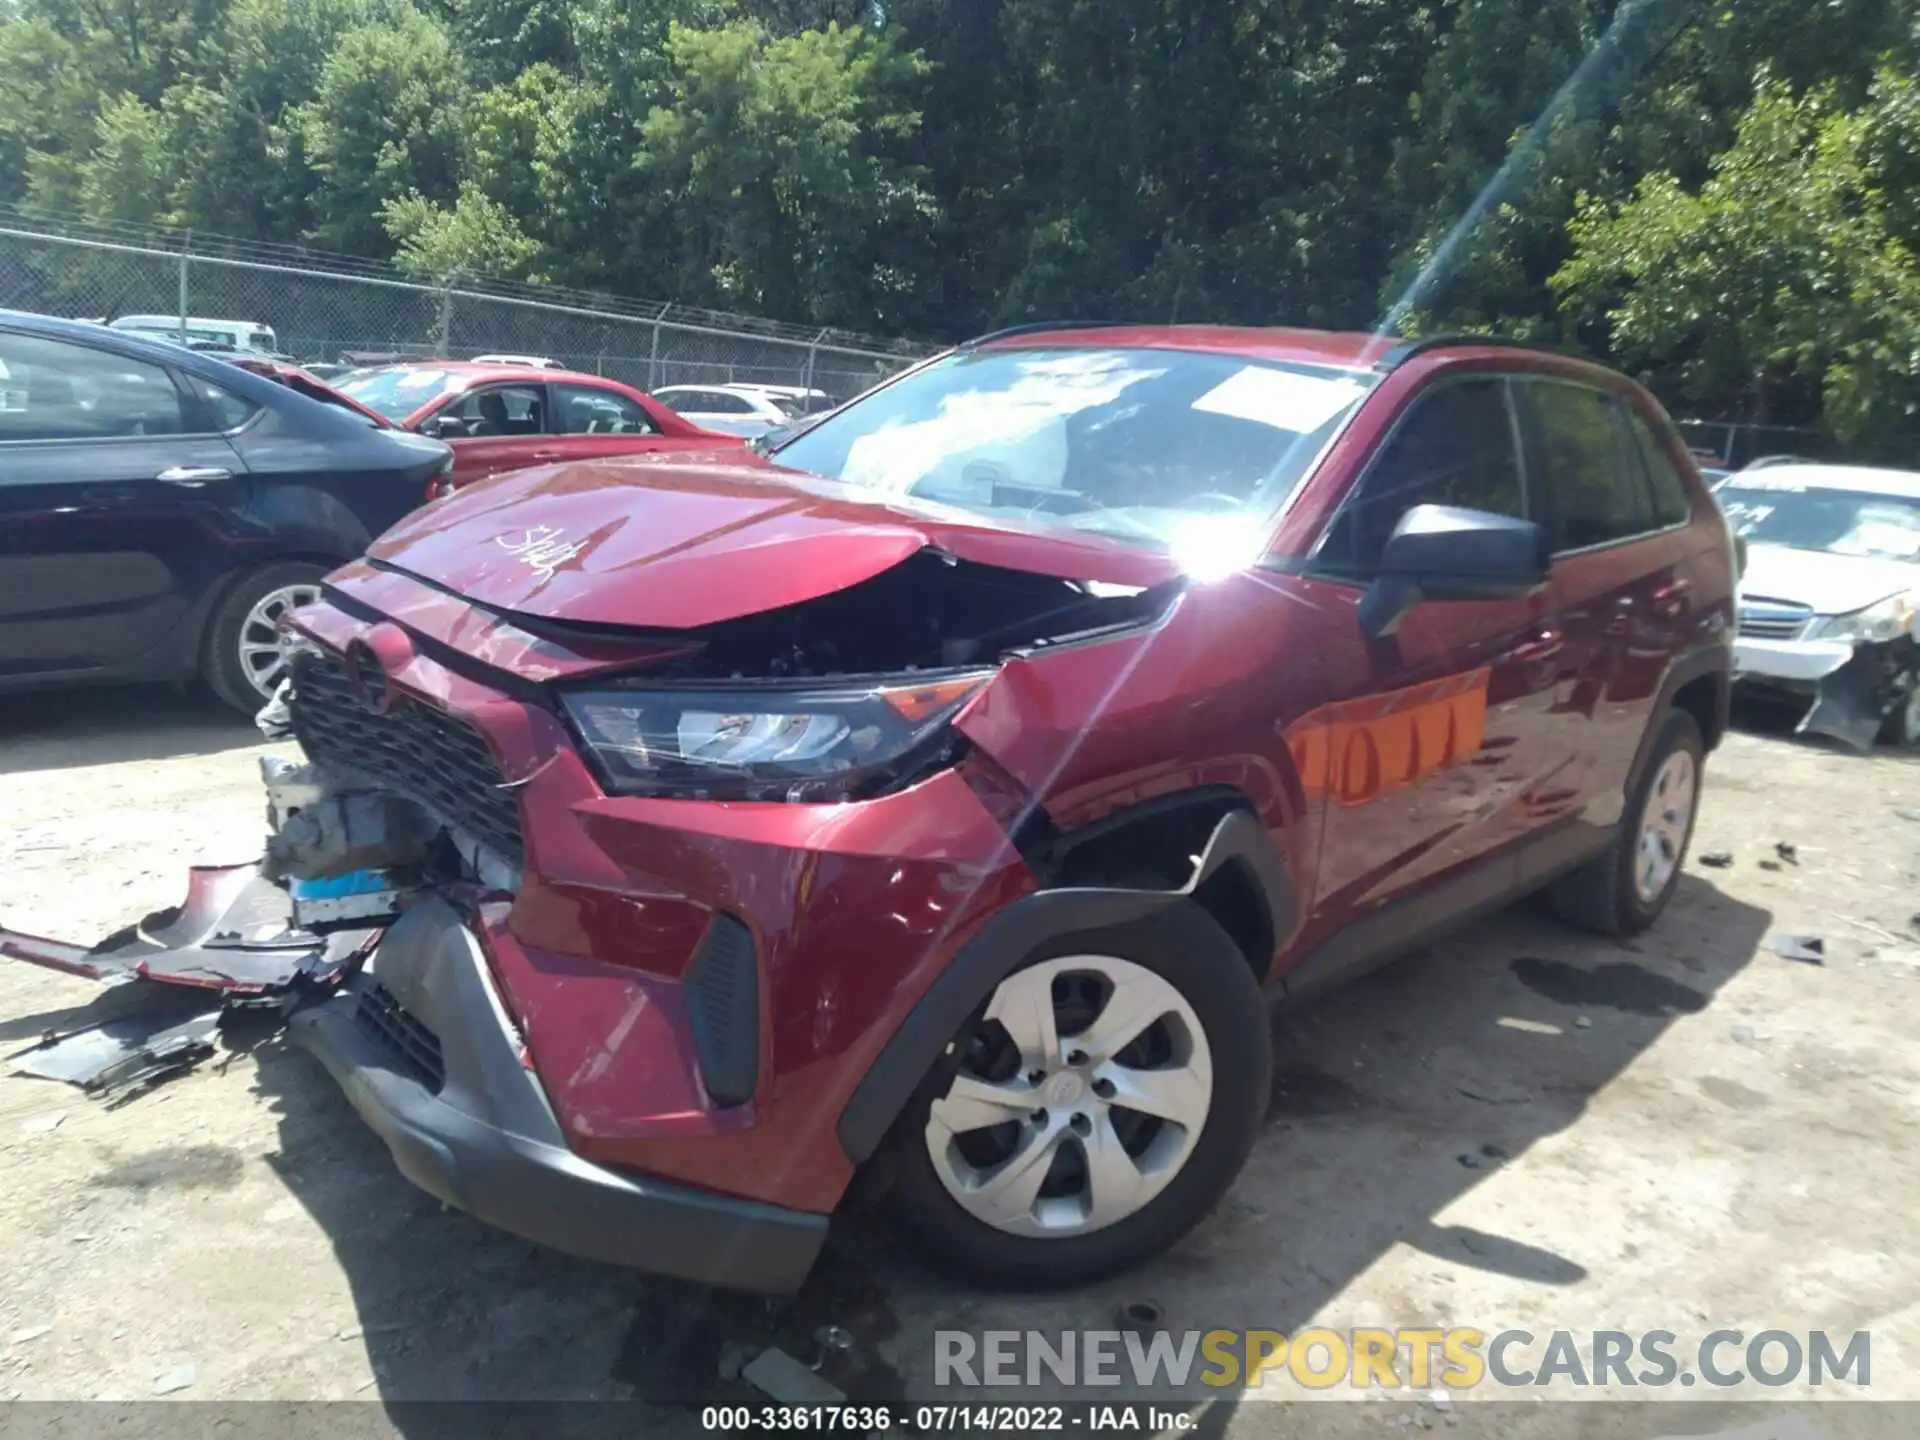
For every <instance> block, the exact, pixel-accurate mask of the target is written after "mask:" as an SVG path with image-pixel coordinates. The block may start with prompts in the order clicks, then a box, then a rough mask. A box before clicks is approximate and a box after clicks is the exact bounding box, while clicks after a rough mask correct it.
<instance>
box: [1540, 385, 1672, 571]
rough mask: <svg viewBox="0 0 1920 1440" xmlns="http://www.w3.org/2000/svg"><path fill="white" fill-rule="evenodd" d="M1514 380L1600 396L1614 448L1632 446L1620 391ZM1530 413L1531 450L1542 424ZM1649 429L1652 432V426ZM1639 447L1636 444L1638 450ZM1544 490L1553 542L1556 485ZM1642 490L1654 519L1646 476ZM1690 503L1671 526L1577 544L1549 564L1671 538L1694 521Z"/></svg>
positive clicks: (1556, 516)
mask: <svg viewBox="0 0 1920 1440" xmlns="http://www.w3.org/2000/svg"><path fill="white" fill-rule="evenodd" d="M1514 378H1516V379H1519V380H1524V381H1525V382H1526V383H1527V384H1529V385H1561V386H1565V387H1567V388H1569V389H1573V390H1585V391H1586V392H1588V393H1589V394H1592V395H1598V396H1600V397H1601V398H1602V399H1604V400H1605V401H1606V402H1607V403H1608V404H1609V405H1610V406H1612V407H1613V414H1614V446H1615V449H1616V450H1619V449H1622V448H1623V447H1624V446H1625V445H1627V444H1629V443H1632V441H1633V432H1632V431H1631V430H1630V429H1628V427H1627V424H1626V421H1625V420H1624V419H1623V418H1622V417H1621V415H1620V407H1621V406H1622V405H1625V404H1628V403H1630V402H1629V401H1628V400H1627V399H1626V397H1624V396H1622V395H1621V394H1620V393H1619V392H1617V391H1615V390H1611V389H1608V388H1607V387H1605V386H1601V385H1595V384H1591V383H1590V382H1588V381H1585V380H1576V379H1572V378H1570V377H1568V376H1565V375H1537V374H1529V375H1519V376H1516V377H1514ZM1636 408H1637V407H1636ZM1528 410H1529V413H1528V423H1527V424H1526V425H1524V426H1523V427H1522V434H1523V435H1524V437H1525V439H1526V442H1527V444H1528V446H1529V447H1531V446H1533V445H1535V444H1537V443H1539V437H1538V436H1537V435H1536V434H1535V433H1534V427H1535V426H1537V425H1538V424H1539V420H1540V417H1539V413H1538V412H1537V411H1535V410H1533V409H1532V407H1531V405H1529V407H1528ZM1643 418H1644V417H1643ZM1648 428H1649V429H1652V428H1653V426H1651V425H1649V426H1648ZM1638 448H1639V447H1638V445H1637V444H1636V445H1635V449H1638ZM1541 489H1542V493H1543V495H1544V497H1545V500H1546V515H1547V536H1548V539H1549V541H1551V540H1552V539H1553V537H1554V536H1555V535H1556V534H1557V533H1558V530H1559V525H1560V507H1559V505H1558V504H1557V503H1556V501H1555V497H1554V493H1553V486H1552V485H1551V484H1547V485H1543V486H1542V487H1541ZM1640 491H1641V496H1642V498H1643V499H1644V500H1645V501H1646V504H1647V516H1648V518H1649V519H1651V518H1652V516H1653V513H1654V510H1653V491H1652V489H1651V487H1650V486H1649V484H1648V483H1647V481H1646V478H1645V476H1644V474H1643V475H1642V478H1641V482H1640ZM1687 504H1688V511H1687V516H1686V518H1685V519H1683V520H1678V521H1675V522H1674V523H1673V524H1671V525H1656V526H1654V527H1652V528H1651V529H1647V530H1636V531H1634V532H1633V533H1632V534H1631V535H1616V536H1615V537H1614V538H1613V539H1611V540H1597V541H1595V542H1594V543H1593V544H1591V545H1575V546H1572V547H1570V548H1568V549H1565V550H1554V551H1553V552H1551V555H1550V556H1549V564H1551V563H1552V562H1554V561H1559V560H1566V559H1571V558H1573V557H1575V556H1579V555H1593V554H1597V553H1599V552H1601V551H1603V550H1612V549H1614V548H1615V547H1616V546H1620V545H1636V544H1638V543H1639V542H1641V541H1642V540H1652V539H1655V538H1657V537H1659V536H1661V535H1671V534H1673V533H1675V532H1676V531H1680V530H1684V529H1686V528H1687V527H1688V526H1689V525H1691V524H1692V523H1693V521H1694V514H1693V508H1692V506H1693V497H1692V495H1688V497H1687Z"/></svg>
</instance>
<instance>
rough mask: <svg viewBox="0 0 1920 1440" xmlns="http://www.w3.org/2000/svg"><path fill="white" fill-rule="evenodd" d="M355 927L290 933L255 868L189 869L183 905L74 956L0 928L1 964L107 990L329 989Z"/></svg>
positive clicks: (288, 911)
mask: <svg viewBox="0 0 1920 1440" xmlns="http://www.w3.org/2000/svg"><path fill="white" fill-rule="evenodd" d="M368 938H369V931H368V930H367V929H366V928H364V927H363V928H361V929H358V930H354V931H347V932H341V933H337V934H333V935H328V936H320V935H315V934H311V933H309V932H307V931H304V930H301V929H299V928H298V927H297V926H296V925H295V924H294V920H293V902H292V900H291V898H290V897H289V896H288V894H287V892H286V891H285V890H284V889H282V888H281V887H280V886H278V885H276V884H274V882H273V881H271V880H269V879H267V878H265V877H264V876H263V875H262V874H261V873H260V870H259V867H258V866H255V865H222V866H210V865H196V866H195V867H194V868H193V870H192V871H191V872H190V875H189V878H188V881H187V899H186V903H185V904H183V905H179V906H176V907H174V908H171V909H167V910H159V911H155V912H154V913H153V914H151V915H149V916H147V918H146V919H144V920H142V921H141V922H140V923H139V924H138V925H131V926H128V927H127V928H126V929H124V930H120V931H116V932H115V933H114V934H112V935H109V936H107V938H106V939H104V940H102V941H100V942H99V943H98V944H97V945H93V946H89V947H86V948H82V947H81V946H78V945H69V944H67V943H65V942H64V941H60V940H49V939H47V938H45V937H44V936H39V935H25V934H21V933H20V932H18V931H14V930H6V929H0V956H5V957H6V958H8V959H12V960H25V961H27V962H28V963H29V964H33V965H44V966H45V967H47V968H48V969H50V970H60V971H64V972H65V973H67V974H69V975H80V976H84V977H85V978H87V979H89V980H99V981H102V982H103V983H106V984H114V985H118V984H125V983H128V982H130V981H134V980H155V981H160V982H164V983H166V984H169V985H184V986H191V987H196V988H199V989H205V990H218V991H221V992H223V993H225V994H227V995H229V996H264V995H271V994H275V993H278V992H282V991H285V990H287V989H289V988H290V987H291V986H293V985H294V984H295V983H296V982H298V981H313V982H318V983H328V982H330V981H331V980H332V979H333V978H334V977H335V976H336V975H337V974H338V972H339V971H340V970H341V969H342V968H343V967H344V966H345V965H346V964H347V963H348V962H349V961H351V960H352V959H353V958H354V957H355V956H356V955H357V954H358V953H359V951H360V950H362V949H364V948H365V944H366V941H367V939H368Z"/></svg>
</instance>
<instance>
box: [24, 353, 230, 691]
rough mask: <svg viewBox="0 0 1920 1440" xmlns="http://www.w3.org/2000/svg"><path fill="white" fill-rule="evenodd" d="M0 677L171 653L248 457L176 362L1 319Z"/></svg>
mask: <svg viewBox="0 0 1920 1440" xmlns="http://www.w3.org/2000/svg"><path fill="white" fill-rule="evenodd" d="M0 367H4V370H5V379H3V380H0V681H4V680H12V679H24V678H27V677H32V676H42V677H51V676H55V675H69V674H71V675H76V676H78V675H85V674H88V673H90V672H99V671H111V670H124V671H128V672H138V671H141V670H143V669H154V670H158V669H161V668H163V664H162V661H161V660H160V658H159V657H160V653H161V652H162V650H163V648H164V642H165V641H166V640H167V639H168V637H169V636H170V635H171V634H172V632H173V630H174V629H175V627H176V626H177V625H178V624H179V623H180V622H181V620H182V619H183V618H184V617H185V616H186V615H187V613H188V612H189V610H190V609H191V608H192V607H193V605H194V604H195V602H196V601H198V600H199V599H200V598H201V597H202V596H203V595H205V593H206V592H207V590H208V589H209V588H210V587H211V586H213V585H214V584H215V583H216V582H217V581H218V580H219V579H220V578H221V576H223V575H224V574H225V573H226V572H227V570H228V568H229V567H230V566H231V564H232V554H231V545H230V540H229V537H230V536H231V534H232V532H233V529H234V527H235V525H236V523H237V522H238V517H239V516H240V515H241V514H242V513H243V512H244V511H245V509H246V507H247V500H248V480H247V467H246V465H245V463H244V462H243V461H242V460H241V458H240V456H239V454H238V453H237V452H236V451H235V450H234V448H233V446H232V445H230V444H229V443H228V442H227V440H226V439H225V438H224V437H223V436H222V435H221V434H219V433H218V432H219V431H220V430H221V429H223V428H224V425H223V423H222V419H221V417H220V416H219V415H217V414H215V413H214V412H213V409H212V407H210V406H208V405H207V404H205V403H204V402H203V401H202V400H201V399H200V398H199V397H198V396H197V395H196V394H195V393H194V392H193V391H191V390H190V389H189V388H188V386H187V384H186V382H185V381H184V379H183V378H182V377H181V376H180V375H179V374H178V373H177V372H175V371H173V370H171V369H170V368H168V367H166V366H164V365H159V364H155V363H153V362H151V361H149V360H144V359H132V358H128V357H125V356H122V355H120V354H117V353H115V352H114V351H113V350H111V349H107V348H104V347H98V346H94V345H87V344H80V343H76V342H74V341H71V340H67V339H53V338H50V337H47V336H44V335H39V334H32V333H28V332H24V331H17V330H8V329H4V328H0Z"/></svg>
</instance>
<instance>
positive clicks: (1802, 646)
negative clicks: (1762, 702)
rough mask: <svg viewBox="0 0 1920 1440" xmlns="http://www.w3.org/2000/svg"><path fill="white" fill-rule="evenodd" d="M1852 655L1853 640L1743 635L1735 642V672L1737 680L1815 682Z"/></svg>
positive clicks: (1851, 657)
mask: <svg viewBox="0 0 1920 1440" xmlns="http://www.w3.org/2000/svg"><path fill="white" fill-rule="evenodd" d="M1851 659H1853V642H1852V641H1851V640H1747V639H1740V640H1735V641H1734V642H1733V676H1734V679H1736V680H1745V679H1747V678H1749V677H1752V678H1756V679H1757V678H1760V677H1766V678H1768V679H1773V680H1800V681H1804V682H1806V683H1807V684H1812V683H1814V682H1815V681H1818V680H1823V679H1825V678H1826V677H1827V676H1829V675H1831V674H1832V673H1833V672H1834V671H1836V670H1838V669H1839V668H1840V667H1841V666H1842V665H1845V664H1846V663H1847V662H1848V661H1849V660H1851Z"/></svg>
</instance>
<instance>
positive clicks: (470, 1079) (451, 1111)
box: [289, 900, 827, 1294]
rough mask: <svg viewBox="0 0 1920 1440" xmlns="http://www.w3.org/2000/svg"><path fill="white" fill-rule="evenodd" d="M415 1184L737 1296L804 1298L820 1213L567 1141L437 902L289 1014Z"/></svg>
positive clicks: (512, 1225)
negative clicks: (679, 1177) (701, 1186)
mask: <svg viewBox="0 0 1920 1440" xmlns="http://www.w3.org/2000/svg"><path fill="white" fill-rule="evenodd" d="M289 1029H290V1032H291V1034H292V1038H293V1040H294V1042H295V1043H296V1044H298V1045H300V1046H301V1047H302V1048H304V1049H306V1050H309V1051H311V1052H312V1053H313V1054H314V1055H315V1056H316V1057H318V1059H319V1060H320V1062H321V1063H322V1064H323V1065H325V1066H326V1068H327V1070H328V1071H329V1072H330V1073H331V1074H332V1076H333V1078H334V1080H335V1081H337V1082H338V1083H339V1085H340V1087H341V1089H342V1090H344V1091H345V1092H346V1096H347V1099H348V1100H349V1101H351V1102H352V1104H353V1107H354V1109H355V1110H357V1111H358V1112H359V1113H360V1117H361V1119H363V1120H364V1121H366V1123H367V1124H368V1125H369V1126H371V1127H372V1128H373V1130H374V1132H375V1133H376V1134H378V1135H379V1136H380V1138H381V1139H382V1140H383V1141H385V1142H386V1145H387V1148H388V1149H389V1150H390V1151H391V1152H392V1153H393V1159H394V1163H395V1164H396V1165H397V1166H398V1167H399V1169H400V1172H401V1174H403V1175H405V1176H406V1177H407V1178H408V1179H409V1180H411V1181H412V1182H413V1183H414V1184H416V1185H418V1186H419V1187H420V1188H421V1189H423V1190H425V1191H426V1192H427V1193H428V1194H430V1195H433V1196H434V1197H436V1198H437V1199H439V1200H442V1201H444V1202H445V1203H446V1204H448V1205H451V1206H453V1207H455V1208H456V1209H459V1210H463V1211H465V1212H466V1213H467V1214H469V1215H472V1216H474V1217H475V1218H477V1219H480V1220H483V1221H485V1222H486V1223H488V1224H490V1225H495V1226H498V1227H499V1228H501V1229H503V1230H508V1231H511V1232H512V1233H514V1234H516V1235H520V1236H522V1237H524V1238H526V1239H528V1240H533V1241H537V1242H539V1243H541V1244H544V1245H550V1246H552V1247H553V1248H555V1249H557V1250H564V1251H567V1252H569V1253H570V1254H574V1255H579V1256H583V1257H585V1258H587V1259H590V1260H602V1261H607V1262H610V1263H613V1264H617V1265H628V1266H632V1267H634V1268H636V1269H641V1270H647V1271H652V1272H654V1273H657V1274H663V1275H673V1276H677V1277H680V1278H682V1279H688V1280H697V1281H702V1282H705V1283H708V1284H712V1285H720V1286H725V1287H729V1288H734V1289H742V1290H758V1291H764V1292H767V1293H771V1294H784V1293H789V1292H791V1291H793V1290H795V1289H797V1288H798V1287H799V1285H800V1282H801V1280H802V1279H803V1278H804V1277H805V1275H806V1273H807V1270H808V1269H809V1267H810V1266H811V1265H812V1264H813V1261H814V1257H815V1256H816V1255H817V1254H818V1252H819V1249H820V1246H821V1244H822V1242H823V1241H824V1240H825V1238H826V1233H827V1217H826V1216H824V1215H814V1214H810V1213H807V1212H804V1211H798V1210H788V1209H784V1208H781V1207H779V1206H774V1205H767V1204H762V1203H760V1202H757V1201H751V1200H742V1199H736V1198H730V1197H727V1196H723V1195H715V1194H711V1193H708V1192H705V1191H700V1190H695V1189H692V1188H689V1187H685V1186H681V1185H676V1184H669V1183H665V1182H662V1181H659V1180H655V1179H652V1178H649V1177H647V1176H643V1175H634V1174H628V1173H624V1172H620V1171H616V1170H612V1169H608V1168H606V1167H604V1166H600V1165H595V1164H592V1163H591V1162H589V1161H587V1160H584V1159H582V1158H581V1157H580V1156H578V1155H576V1154H574V1153H573V1151H571V1150H570V1149H568V1148H567V1144H566V1141H565V1139H564V1137H563V1136H562V1134H561V1129H560V1125H559V1122H558V1121H557V1120H556V1119H555V1117H554V1113H553V1110H552V1107H551V1106H550V1105H549V1104H548V1103H547V1097H546V1094H545V1092H544V1091H543V1090H542V1089H541V1087H540V1084H539V1082H538V1081H537V1080H536V1079H535V1077H534V1075H533V1072H532V1071H531V1070H529V1069H527V1068H526V1066H524V1065H523V1064H522V1063H521V1058H520V1057H521V1047H520V1042H519V1040H518V1037H517V1036H516V1035H515V1033H514V1031H513V1028H512V1026H511V1024H510V1022H509V1021H508V1018H507V1015H506V1012H505V1011H504V1010H503V1009H502V1007H501V1004H500V1000H499V997H498V996H497V995H496V994H495V993H494V990H493V986H492V983H491V981H490V980H489V978H488V976H487V969H486V962H485V958H484V957H483V956H482V954H481V953H480V946H479V943H478V941H477V940H476V939H475V937H474V935H473V932H472V931H470V930H469V929H468V928H467V927H466V925H465V924H463V923H462V921H461V919H460V916H459V915H458V914H457V913H456V912H455V911H454V910H453V909H452V907H450V906H448V905H447V904H445V903H444V902H442V901H439V900H430V901H427V902H425V903H423V904H420V905H418V906H415V907H414V908H412V909H410V910H409V911H408V912H407V913H406V914H405V915H404V916H402V917H401V918H400V919H399V920H398V921H396V922H395V923H394V925H393V926H392V928H391V929H390V930H388V931H387V933H386V936H385V937H384V938H383V939H382V940H381V942H380V944H379V946H378V948H377V949H376V950H375V951H374V953H373V954H372V956H371V957H370V958H369V959H368V961H367V962H366V964H365V965H364V966H363V967H362V968H361V970H360V972H359V973H358V974H357V975H355V976H354V977H352V978H351V979H350V980H349V981H347V982H346V984H345V985H343V986H342V987H341V991H340V993H339V994H337V995H336V996H334V997H333V998H331V999H329V1000H327V1001H326V1002H324V1003H322V1004H318V1005H313V1006H310V1007H308V1008H306V1009H303V1010H301V1011H299V1012H297V1013H296V1014H295V1015H294V1016H293V1017H292V1019H291V1020H290V1021H289Z"/></svg>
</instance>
